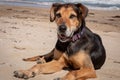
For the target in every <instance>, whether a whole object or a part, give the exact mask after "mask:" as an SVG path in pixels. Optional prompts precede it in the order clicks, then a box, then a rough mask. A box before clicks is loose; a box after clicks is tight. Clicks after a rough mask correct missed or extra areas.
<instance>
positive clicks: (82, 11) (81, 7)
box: [75, 3, 88, 18]
mask: <svg viewBox="0 0 120 80" xmlns="http://www.w3.org/2000/svg"><path fill="white" fill-rule="evenodd" d="M75 5H76V6H77V7H78V8H79V9H80V11H81V13H82V17H83V18H85V17H86V16H87V15H88V8H87V7H86V6H84V5H83V4H81V3H78V4H75Z"/></svg>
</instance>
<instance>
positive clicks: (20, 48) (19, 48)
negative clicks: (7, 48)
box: [14, 46, 26, 50]
mask: <svg viewBox="0 0 120 80" xmlns="http://www.w3.org/2000/svg"><path fill="white" fill-rule="evenodd" d="M14 48H15V49H18V50H25V49H26V48H22V47H17V46H14Z"/></svg>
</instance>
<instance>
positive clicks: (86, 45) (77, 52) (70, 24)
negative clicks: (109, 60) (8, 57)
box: [14, 3, 106, 80]
mask: <svg viewBox="0 0 120 80" xmlns="http://www.w3.org/2000/svg"><path fill="white" fill-rule="evenodd" d="M87 14H88V9H87V8H86V7H85V6H84V5H82V4H81V3H78V4H72V3H66V4H58V3H55V4H53V5H52V7H51V10H50V21H51V22H53V21H55V22H56V24H57V26H58V27H57V35H58V40H57V43H56V46H55V48H54V49H53V50H52V51H51V52H50V53H48V54H46V55H42V56H36V57H32V58H27V59H23V60H24V61H37V60H38V61H39V62H42V61H43V60H44V62H43V63H42V64H36V65H34V66H33V67H32V68H30V69H28V70H18V71H15V72H14V76H15V77H17V78H23V79H28V78H31V77H34V76H36V75H37V74H47V73H55V72H57V71H60V70H62V69H64V68H70V71H69V73H68V74H66V75H65V76H64V77H63V78H57V79H55V80H86V79H88V78H95V77H96V73H95V70H97V69H100V68H101V66H102V65H103V64H104V62H105V58H106V53H105V49H104V47H103V44H102V41H101V38H100V37H99V35H97V34H95V33H93V32H92V31H90V30H89V29H88V28H87V27H86V25H85V18H86V16H87Z"/></svg>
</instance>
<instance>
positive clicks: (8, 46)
mask: <svg viewBox="0 0 120 80" xmlns="http://www.w3.org/2000/svg"><path fill="white" fill-rule="evenodd" d="M86 22H87V26H88V27H89V28H90V29H91V30H92V31H93V32H95V33H98V34H99V35H100V36H101V37H102V40H103V43H104V46H105V48H106V52H107V59H106V62H105V64H104V66H103V67H102V68H101V69H100V70H98V71H96V72H97V76H98V78H96V79H91V80H120V11H101V10H98V11H97V10H89V15H88V17H87V18H86ZM56 39H57V38H56V24H55V23H50V22H49V10H48V9H43V8H30V7H29V8H28V7H16V6H7V5H0V80H20V79H17V78H14V77H13V71H14V70H19V69H28V68H30V67H31V66H32V65H34V64H36V63H35V62H24V61H22V59H23V58H26V57H31V56H36V55H40V54H45V53H47V52H49V51H50V50H51V49H52V48H54V46H55V43H56ZM66 73H67V71H63V70H62V71H60V72H57V73H54V74H49V75H43V74H40V75H38V76H36V77H34V78H32V79H30V80H53V78H56V77H58V76H59V77H61V76H63V75H65V74H66Z"/></svg>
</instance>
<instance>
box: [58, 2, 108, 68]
mask: <svg viewBox="0 0 120 80" xmlns="http://www.w3.org/2000/svg"><path fill="white" fill-rule="evenodd" d="M69 5H72V7H73V9H74V11H75V12H76V13H77V15H78V20H81V21H82V25H81V26H80V27H79V29H78V30H77V31H76V32H75V33H74V34H76V33H80V35H81V37H80V39H78V40H76V41H75V42H72V41H69V42H64V43H63V42H60V41H59V40H58V41H57V43H56V49H57V50H59V51H61V52H66V53H67V55H68V56H71V55H74V54H75V53H77V52H78V51H80V50H84V51H86V52H87V53H89V55H90V57H91V60H92V63H93V65H94V68H95V69H96V70H97V69H100V68H101V67H102V65H103V64H104V62H105V59H106V52H105V49H104V46H103V44H102V40H101V38H100V36H99V35H97V34H95V33H93V32H92V31H91V30H89V29H88V28H87V27H86V26H85V21H84V18H83V17H82V16H81V11H80V9H79V8H78V7H77V6H76V5H73V4H70V3H68V4H65V5H63V6H66V7H69ZM61 6H62V5H59V7H57V9H56V10H59V9H60V8H61ZM58 8H59V9H58ZM81 32H82V34H81Z"/></svg>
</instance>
